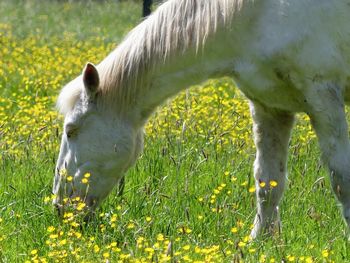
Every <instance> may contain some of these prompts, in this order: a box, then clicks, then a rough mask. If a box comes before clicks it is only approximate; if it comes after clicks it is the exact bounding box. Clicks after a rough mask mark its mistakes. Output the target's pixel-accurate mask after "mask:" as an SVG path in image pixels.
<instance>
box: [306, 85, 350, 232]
mask: <svg viewBox="0 0 350 263" xmlns="http://www.w3.org/2000/svg"><path fill="white" fill-rule="evenodd" d="M306 97H307V98H306V99H307V101H308V103H309V104H310V105H311V106H310V107H311V109H310V112H309V116H310V119H311V122H312V125H313V127H314V129H315V131H316V134H317V137H318V140H319V144H320V148H321V152H322V159H323V161H324V163H325V164H326V165H327V166H328V169H329V173H330V177H331V183H332V187H333V190H334V193H335V195H336V196H337V198H338V200H339V201H340V203H341V204H342V206H343V215H344V218H345V220H346V222H347V224H348V226H350V143H349V136H348V124H347V121H346V114H345V109H344V98H343V94H342V90H341V88H340V87H339V86H338V85H336V84H334V83H329V82H324V83H318V84H317V83H313V85H311V87H310V88H309V89H308V92H307V94H306Z"/></svg>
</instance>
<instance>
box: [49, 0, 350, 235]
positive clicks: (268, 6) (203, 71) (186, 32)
mask: <svg viewBox="0 0 350 263" xmlns="http://www.w3.org/2000/svg"><path fill="white" fill-rule="evenodd" d="M349 13H350V5H349V4H348V1H345V0H337V1H329V0H308V1H305V0H265V1H253V0H211V1H208V0H169V1H167V2H165V3H164V4H163V5H161V6H160V7H159V8H158V9H157V10H156V11H155V12H154V13H153V14H151V15H150V16H149V17H148V18H147V19H145V20H144V21H143V22H142V23H140V24H139V25H138V26H137V27H135V28H134V29H133V30H132V31H131V32H130V33H129V34H128V36H127V37H126V38H125V39H124V41H123V42H122V43H121V44H120V45H119V46H118V47H117V48H116V49H115V50H114V51H113V52H112V53H110V54H109V55H108V56H107V57H106V58H105V59H104V60H103V61H102V62H101V63H99V64H98V65H97V66H96V67H95V66H94V65H93V64H91V63H87V64H86V66H85V68H84V69H83V72H82V74H81V75H80V76H78V77H77V78H76V79H74V80H73V81H71V82H70V83H69V84H68V85H66V86H65V87H64V88H63V90H62V91H61V93H60V95H59V98H58V108H59V110H60V112H61V113H62V114H64V115H65V120H64V133H63V136H62V142H61V149H60V153H59V158H58V161H57V167H56V175H55V180H54V187H53V192H54V193H55V194H56V198H55V200H54V203H55V204H56V206H57V208H58V209H59V210H61V209H62V208H63V207H64V204H63V203H64V202H63V197H64V196H67V197H69V198H72V197H75V196H80V197H81V198H84V201H85V203H86V205H87V207H89V208H90V210H93V209H95V208H96V207H97V206H98V205H99V204H100V203H101V201H102V200H103V199H104V198H105V197H106V196H107V195H108V193H109V192H110V191H111V190H112V188H113V187H114V186H115V185H116V184H117V183H118V181H120V180H121V178H122V177H123V175H124V173H125V172H126V171H127V170H128V168H129V167H130V166H132V165H133V164H134V163H135V161H136V159H137V158H138V156H139V154H140V153H141V151H142V147H143V135H144V132H143V127H144V125H145V123H146V122H147V119H148V118H149V117H150V115H151V114H152V112H153V111H154V110H155V108H156V107H157V106H158V105H160V104H161V103H162V102H164V101H165V100H166V99H167V98H169V97H171V96H173V95H175V94H177V93H178V92H179V91H181V90H183V89H185V88H186V87H189V86H190V85H192V84H195V83H199V82H202V81H204V80H206V79H207V78H212V77H221V76H231V77H232V78H233V79H234V80H235V81H236V83H237V85H238V87H239V89H240V90H241V91H242V92H243V93H244V94H245V96H246V97H247V98H248V100H249V101H250V110H251V115H252V118H253V122H254V126H253V131H254V139H255V144H256V148H257V153H256V160H255V163H254V176H255V180H256V197H257V214H256V217H255V221H254V228H253V230H252V233H251V235H252V237H256V236H257V235H258V234H259V233H261V232H264V231H268V230H270V229H273V228H276V226H278V225H279V215H278V204H279V202H280V199H281V197H282V193H283V190H284V187H285V181H286V173H287V167H286V161H287V151H288V143H289V139H290V133H291V129H292V127H293V121H294V115H295V113H297V112H305V113H307V114H308V115H309V117H310V119H311V123H312V126H313V128H314V130H315V132H316V134H317V137H318V140H319V145H320V148H321V152H322V157H323V160H324V162H325V164H326V165H327V167H328V169H329V172H330V177H331V183H332V186H333V189H334V193H335V195H336V196H337V198H338V200H339V202H340V203H341V205H342V208H343V215H344V218H345V220H346V222H347V223H348V224H349V223H350V143H349V138H348V125H347V121H346V115H345V110H344V103H345V101H349V99H350V71H349V68H350V27H349V22H350V20H349ZM62 170H65V171H66V172H67V174H69V175H71V176H72V177H73V182H67V180H65V179H64V176H62V172H61V171H62ZM87 172H89V173H91V175H92V176H91V178H90V179H91V180H90V184H89V188H88V192H87V193H86V190H87V189H86V188H87V186H86V184H83V183H82V182H81V179H82V178H83V176H84V174H85V173H87ZM270 181H276V182H277V183H278V184H277V186H276V187H271V186H270V185H269V183H268V182H270ZM262 182H266V186H265V187H262V186H261V185H263V184H262Z"/></svg>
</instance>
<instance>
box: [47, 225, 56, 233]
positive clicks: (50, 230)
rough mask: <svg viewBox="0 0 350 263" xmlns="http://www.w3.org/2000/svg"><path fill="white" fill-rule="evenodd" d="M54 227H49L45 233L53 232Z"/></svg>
mask: <svg viewBox="0 0 350 263" xmlns="http://www.w3.org/2000/svg"><path fill="white" fill-rule="evenodd" d="M55 229H56V228H55V227H54V226H49V227H48V228H47V232H49V233H52V232H53V231H55Z"/></svg>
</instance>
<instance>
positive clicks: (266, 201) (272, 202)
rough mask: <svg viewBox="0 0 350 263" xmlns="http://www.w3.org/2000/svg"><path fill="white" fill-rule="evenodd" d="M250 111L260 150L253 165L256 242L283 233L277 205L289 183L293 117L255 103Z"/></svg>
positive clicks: (258, 149)
mask: <svg viewBox="0 0 350 263" xmlns="http://www.w3.org/2000/svg"><path fill="white" fill-rule="evenodd" d="M250 110H251V114H252V117H253V122H254V126H253V131H254V141H255V145H256V149H257V153H256V159H255V163H254V176H255V186H256V196H257V214H256V217H255V220H254V228H253V230H252V232H251V236H252V238H255V237H256V236H257V235H258V234H259V233H260V232H273V231H275V230H276V228H277V229H278V230H279V229H280V221H279V213H278V204H279V201H280V199H281V197H282V194H283V190H284V185H285V180H286V173H287V167H286V166H287V153H288V142H289V138H290V131H291V129H292V127H293V122H294V115H293V114H291V113H288V112H284V111H279V110H276V109H270V108H266V107H263V106H261V105H259V104H258V103H254V102H251V103H250Z"/></svg>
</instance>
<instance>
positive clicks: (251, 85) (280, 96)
mask: <svg viewBox="0 0 350 263" xmlns="http://www.w3.org/2000/svg"><path fill="white" fill-rule="evenodd" d="M234 79H235V81H236V83H237V85H238V88H239V89H240V90H241V91H242V92H243V93H244V94H245V95H246V96H247V98H249V99H250V100H252V101H257V102H259V103H261V104H263V105H266V106H268V107H272V108H277V109H281V110H285V111H290V112H301V111H305V110H306V104H305V98H304V95H303V94H302V92H301V91H300V90H299V89H297V88H295V86H294V84H293V82H292V80H291V77H290V74H289V73H288V72H286V71H281V70H279V69H278V68H271V67H264V69H261V68H258V67H256V66H255V65H253V64H247V63H236V65H235V71H234Z"/></svg>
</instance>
